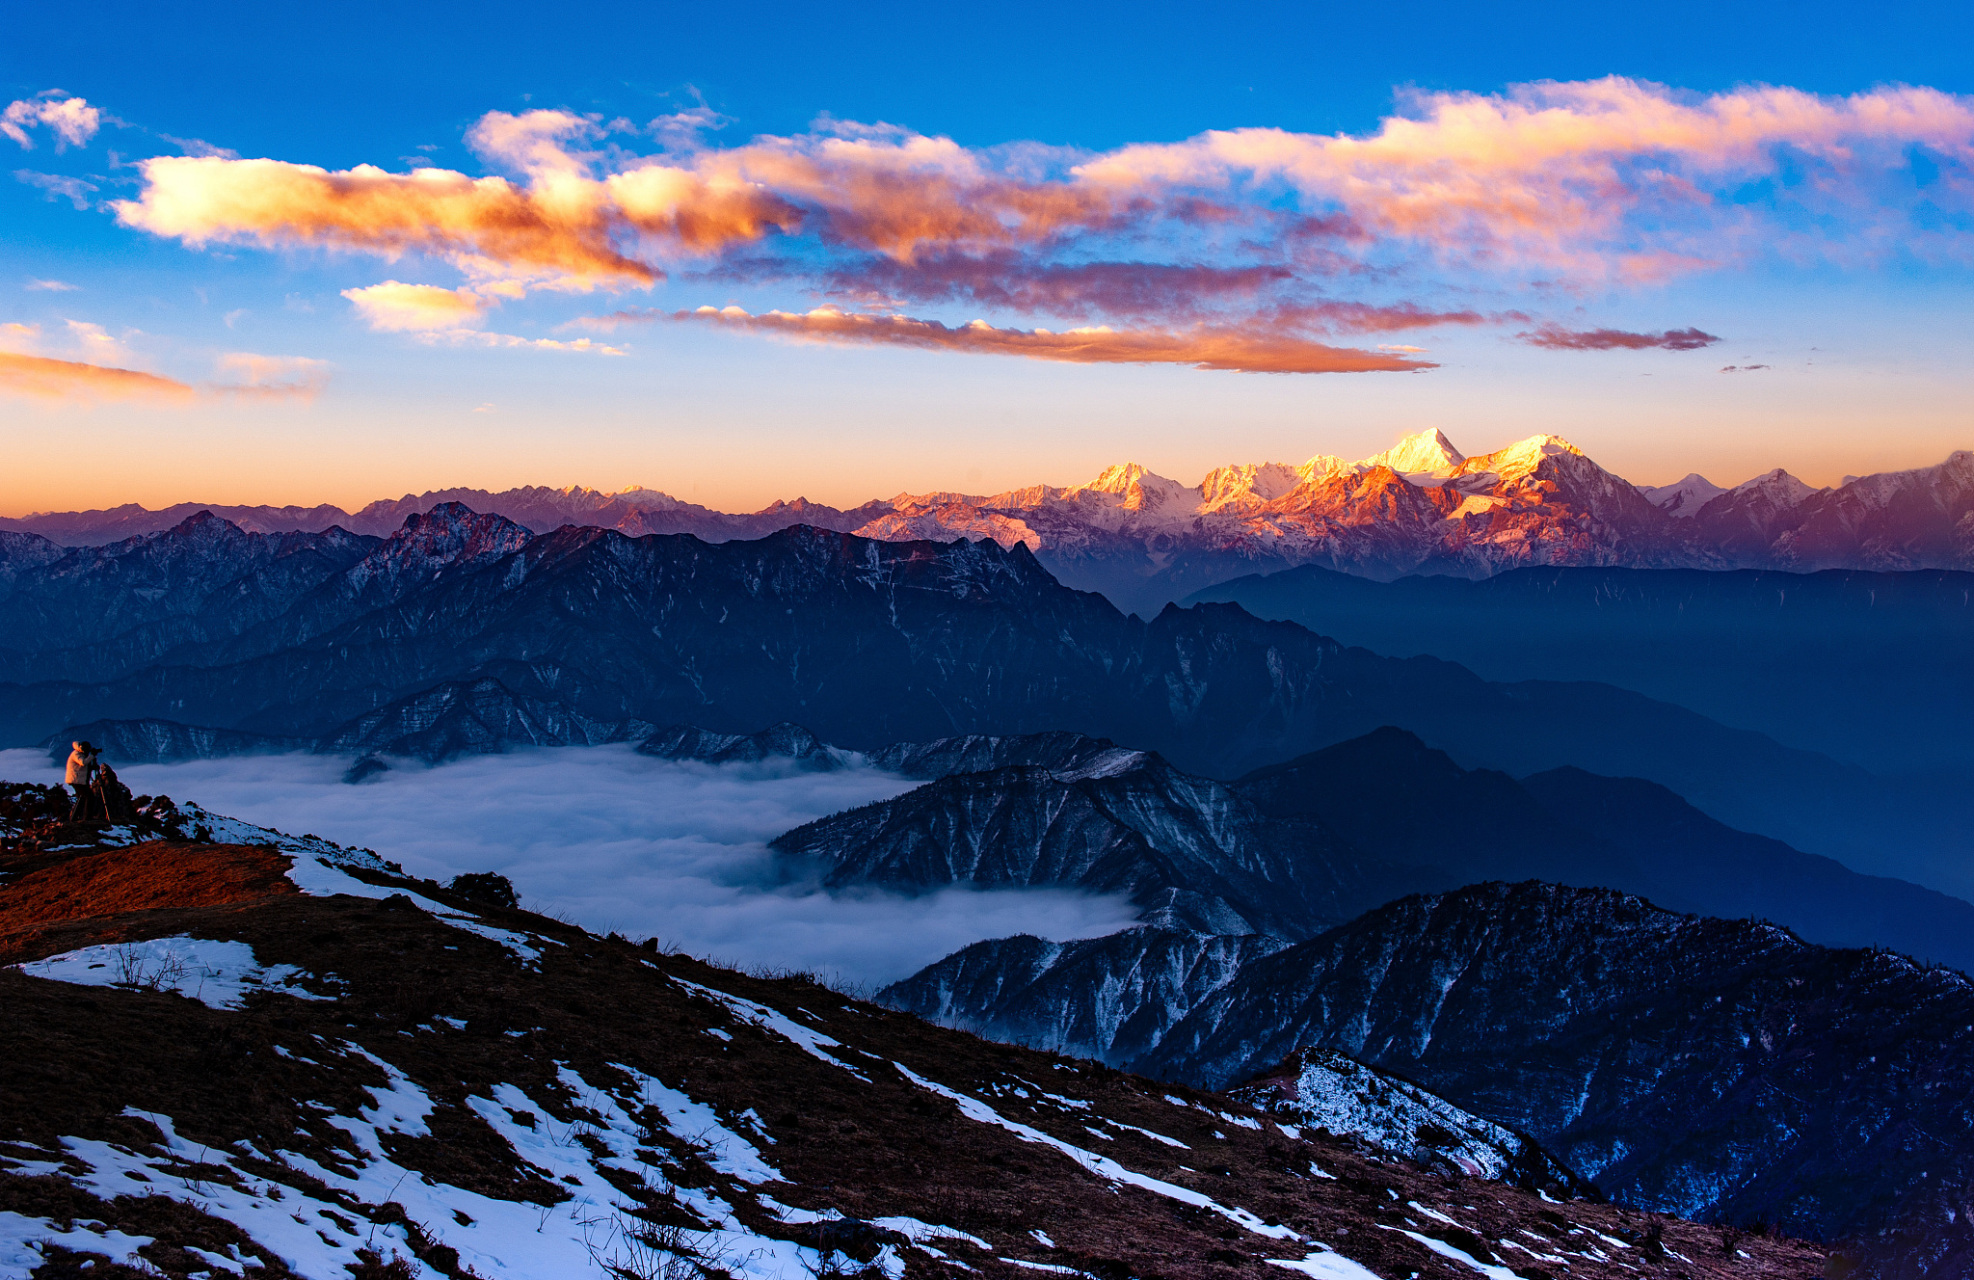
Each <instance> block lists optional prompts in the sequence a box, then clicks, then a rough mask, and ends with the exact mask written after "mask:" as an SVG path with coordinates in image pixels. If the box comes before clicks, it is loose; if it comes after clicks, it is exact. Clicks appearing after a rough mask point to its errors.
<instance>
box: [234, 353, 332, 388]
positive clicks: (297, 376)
mask: <svg viewBox="0 0 1974 1280" xmlns="http://www.w3.org/2000/svg"><path fill="white" fill-rule="evenodd" d="M215 363H216V364H217V366H218V369H219V372H220V374H221V376H222V377H224V378H226V379H227V380H226V381H225V382H223V383H218V384H215V385H213V386H211V387H209V388H208V390H209V391H211V392H213V393H215V394H219V395H225V396H231V397H233V398H235V399H252V400H313V399H314V398H315V397H316V396H317V395H318V394H320V393H321V391H322V388H323V387H325V386H327V385H328V383H329V362H328V361H326V360H316V359H312V358H310V357H308V356H264V355H258V354H256V353H254V352H252V351H229V352H227V353H226V354H224V355H222V356H220V357H219V359H218V360H217V361H216V362H215Z"/></svg>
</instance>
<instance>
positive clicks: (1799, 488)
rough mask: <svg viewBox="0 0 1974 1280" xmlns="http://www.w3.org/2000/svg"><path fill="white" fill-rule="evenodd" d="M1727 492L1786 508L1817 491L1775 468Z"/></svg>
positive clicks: (1779, 468)
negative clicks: (1759, 499) (1754, 496)
mask: <svg viewBox="0 0 1974 1280" xmlns="http://www.w3.org/2000/svg"><path fill="white" fill-rule="evenodd" d="M1729 492H1731V493H1733V494H1736V495H1737V496H1741V495H1757V496H1759V497H1762V498H1766V499H1767V500H1768V501H1770V502H1773V503H1775V504H1776V505H1777V506H1785V507H1786V506H1794V505H1795V504H1796V503H1798V502H1801V501H1802V500H1803V499H1804V498H1807V497H1809V496H1810V495H1811V494H1812V493H1815V492H1817V491H1816V490H1815V489H1813V488H1811V487H1810V486H1809V485H1807V484H1804V483H1803V482H1802V481H1801V480H1798V479H1796V477H1794V476H1792V475H1790V474H1789V473H1788V472H1787V471H1784V470H1783V469H1782V468H1781V467H1777V468H1776V469H1775V470H1773V471H1768V472H1764V473H1763V474H1761V475H1758V476H1756V477H1755V478H1754V479H1752V480H1747V481H1743V482H1742V483H1740V484H1737V485H1735V486H1734V488H1733V489H1731V490H1729Z"/></svg>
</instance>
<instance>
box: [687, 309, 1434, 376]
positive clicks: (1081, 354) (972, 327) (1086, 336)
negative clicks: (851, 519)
mask: <svg viewBox="0 0 1974 1280" xmlns="http://www.w3.org/2000/svg"><path fill="white" fill-rule="evenodd" d="M673 318H674V319H678V320H696V321H702V322H707V323H713V324H718V325H721V326H723V327H728V328H735V329H743V330H747V331H749V332H754V333H771V334H778V335H782V336H785V337H793V338H808V339H815V340H819V341H825V342H854V343H870V344H878V345H886V346H901V347H917V348H919V349H921V350H929V351H976V352H988V353H992V354H996V355H1013V356H1027V357H1029V358H1030V359H1036V360H1060V361H1066V362H1068V363H1071V364H1185V365H1191V366H1193V367H1194V368H1197V369H1229V370H1237V371H1239V372H1242V373H1369V372H1392V371H1400V370H1410V369H1431V368H1436V367H1437V366H1435V365H1432V364H1430V363H1427V362H1425V361H1419V360H1407V359H1403V358H1401V357H1398V356H1395V355H1390V354H1387V353H1383V352H1376V351H1358V350H1354V349H1352V348H1348V347H1331V346H1326V345H1324V344H1322V343H1320V342H1310V341H1308V340H1307V339H1304V338H1298V337H1293V336H1285V335H1281V334H1273V333H1265V332H1264V333H1250V332H1241V331H1232V330H1208V329H1196V330H1193V331H1191V332H1184V333H1166V332H1161V331H1158V330H1149V329H1139V330H1128V329H1127V330H1115V329H1109V328H1094V329H1071V330H1068V331H1067V332H1063V333H1053V332H1051V331H1049V330H1047V329H999V328H995V327H994V326H993V325H990V324H987V323H986V322H985V321H981V320H975V321H974V322H973V323H971V324H964V325H960V326H959V327H957V328H948V327H947V326H945V325H943V324H940V323H938V322H937V321H934V320H918V319H914V318H912V317H910V316H901V315H858V314H853V313H850V312H845V311H838V310H835V309H834V308H828V307H825V308H822V309H820V310H816V311H810V312H808V313H806V314H803V315H794V314H791V313H789V312H786V311H769V312H766V313H764V314H761V315H750V314H748V313H747V312H745V311H743V310H741V309H740V308H739V307H727V308H725V309H724V310H722V309H718V308H714V307H700V308H699V309H698V310H696V311H681V312H678V313H676V315H675V316H674V317H673Z"/></svg>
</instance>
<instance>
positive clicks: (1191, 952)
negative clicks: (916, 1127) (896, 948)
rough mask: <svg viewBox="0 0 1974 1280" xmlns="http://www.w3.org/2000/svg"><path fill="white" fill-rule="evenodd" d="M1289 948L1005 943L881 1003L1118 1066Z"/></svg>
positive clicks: (1190, 941) (925, 972) (1133, 935)
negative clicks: (1250, 968) (1255, 964)
mask: <svg viewBox="0 0 1974 1280" xmlns="http://www.w3.org/2000/svg"><path fill="white" fill-rule="evenodd" d="M1287 945H1288V942H1287V940H1286V939H1283V938H1277V937H1271V936H1269V935H1267V934H1255V933H1251V934H1245V935H1239V936H1229V935H1214V934H1207V933H1200V932H1197V931H1195V930H1190V929H1167V928H1157V927H1145V928H1138V929H1130V930H1127V931H1125V932H1123V933H1117V934H1112V935H1111V936H1109V937H1107V938H1088V939H1084V940H1081V941H1077V942H1050V941H1047V940H1045V939H1042V938H1033V937H1027V936H1021V937H1014V938H996V939H993V940H991V941H987V942H976V943H974V944H973V945H972V946H970V947H967V948H965V949H963V950H960V951H956V952H954V953H953V954H952V955H950V956H947V957H946V958H945V959H944V960H941V961H939V962H938V963H937V964H933V965H928V966H927V967H926V968H924V969H922V970H920V971H919V972H918V973H915V974H913V975H912V976H911V977H909V978H906V979H905V980H904V981H902V982H897V983H893V984H892V985H891V986H889V987H886V988H885V989H884V990H883V991H881V992H879V993H878V999H879V1000H881V1001H883V1002H884V1003H885V1004H888V1005H890V1006H891V1007H893V1008H895V1009H903V1010H904V1011H905V1012H907V1013H914V1014H917V1015H918V1016H919V1017H921V1018H925V1019H928V1020H930V1021H933V1022H938V1023H942V1024H944V1025H947V1026H956V1027H962V1028H965V1029H967V1030H970V1031H976V1032H978V1033H979V1034H981V1035H985V1036H991V1037H993V1038H994V1039H997V1040H1011V1041H1013V1042H1015V1043H1016V1044H1027V1045H1036V1046H1040V1047H1044V1048H1049V1049H1053V1050H1055V1051H1057V1052H1059V1053H1073V1054H1078V1055H1080V1056H1085V1057H1090V1058H1095V1059H1097V1060H1099V1061H1101V1062H1108V1063H1112V1064H1119V1063H1125V1062H1133V1061H1136V1060H1138V1059H1139V1058H1142V1057H1144V1056H1145V1055H1147V1054H1149V1053H1151V1052H1152V1051H1153V1050H1154V1049H1156V1048H1157V1047H1158V1046H1159V1045H1160V1044H1161V1043H1162V1042H1163V1041H1164V1039H1165V1036H1166V1034H1167V1033H1168V1032H1170V1031H1171V1030H1172V1028H1173V1027H1174V1026H1176V1025H1177V1024H1178V1023H1179V1021H1180V1020H1181V1019H1183V1018H1184V1017H1185V1016H1186V1014H1187V1013H1189V1012H1191V1011H1192V1010H1193V1009H1195V1008H1197V1007H1198V1006H1199V1005H1200V1004H1201V1003H1202V1002H1203V1001H1205V999H1206V998H1207V997H1208V996H1209V995H1211V994H1213V993H1214V992H1215V991H1218V990H1219V989H1220V988H1221V987H1223V986H1225V985H1226V984H1227V983H1229V982H1231V981H1233V980H1234V978H1235V977H1236V975H1238V974H1239V973H1240V972H1241V969H1242V967H1243V966H1244V965H1245V964H1247V963H1248V962H1249V961H1251V960H1254V959H1257V958H1259V957H1261V956H1265V955H1270V954H1273V953H1274V952H1276V951H1279V950H1281V949H1282V948H1283V947H1285V946H1287Z"/></svg>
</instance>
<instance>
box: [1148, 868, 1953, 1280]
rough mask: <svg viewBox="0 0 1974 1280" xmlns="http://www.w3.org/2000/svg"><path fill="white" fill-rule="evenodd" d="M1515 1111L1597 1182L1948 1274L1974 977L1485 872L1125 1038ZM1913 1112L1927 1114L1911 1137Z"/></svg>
mask: <svg viewBox="0 0 1974 1280" xmlns="http://www.w3.org/2000/svg"><path fill="white" fill-rule="evenodd" d="M1310 1048H1318V1049H1333V1050H1337V1051H1340V1052H1343V1053H1346V1054H1349V1055H1350V1056H1351V1057H1353V1058H1357V1059H1359V1060H1361V1061H1363V1062H1366V1063H1369V1064H1371V1065H1373V1066H1376V1067H1379V1068H1380V1069H1384V1070H1390V1071H1396V1072H1397V1073H1399V1074H1400V1075H1402V1076H1404V1077H1405V1078H1406V1079H1408V1080H1412V1081H1415V1082H1417V1083H1418V1084H1420V1085H1421V1086H1423V1087H1425V1088H1427V1089H1429V1090H1431V1091H1432V1092H1433V1093H1435V1094H1438V1095H1440V1096H1441V1097H1444V1098H1446V1099H1448V1100H1450V1101H1452V1102H1454V1103H1455V1104H1457V1105H1459V1106H1461V1107H1464V1108H1466V1109H1467V1110H1470V1111H1473V1112H1475V1113H1476V1114H1478V1115H1481V1116H1484V1117H1486V1118H1487V1119H1490V1120H1492V1121H1494V1122H1496V1123H1498V1124H1503V1125H1507V1126H1509V1127H1512V1128H1517V1129H1521V1130H1525V1131H1526V1132H1528V1133H1530V1134H1532V1135H1534V1136H1535V1137H1536V1138H1537V1139H1538V1140H1539V1141H1541V1142H1542V1143H1543V1144H1544V1146H1546V1147H1547V1148H1548V1149H1549V1150H1551V1151H1553V1152H1555V1153H1556V1155H1557V1156H1558V1157H1559V1158H1560V1159H1562V1160H1563V1161H1564V1162H1565V1163H1567V1164H1568V1165H1570V1166H1571V1167H1572V1168H1575V1169H1577V1170H1578V1171H1580V1172H1582V1173H1584V1174H1585V1175H1587V1176H1589V1177H1591V1178H1592V1179H1594V1180H1595V1182H1596V1183H1597V1185H1598V1186H1599V1187H1601V1188H1603V1190H1604V1191H1605V1192H1607V1193H1608V1194H1610V1195H1612V1196H1614V1197H1617V1198H1620V1199H1623V1200H1626V1201H1628V1202H1630V1203H1634V1204H1641V1205H1649V1206H1655V1207H1662V1208H1665V1209H1668V1210H1670V1209H1674V1208H1677V1209H1678V1210H1679V1211H1681V1212H1685V1213H1690V1214H1696V1215H1701V1216H1706V1217H1713V1218H1721V1219H1724V1220H1727V1221H1733V1222H1743V1221H1749V1220H1755V1219H1760V1220H1765V1221H1770V1222H1773V1223H1776V1224H1778V1225H1780V1226H1782V1227H1783V1228H1784V1229H1786V1230H1789V1231H1792V1232H1799V1233H1805V1234H1811V1235H1815V1236H1818V1237H1821V1238H1825V1239H1832V1238H1840V1237H1847V1236H1860V1237H1865V1238H1868V1239H1870V1240H1871V1241H1873V1242H1874V1243H1873V1248H1874V1250H1876V1251H1879V1253H1880V1256H1881V1257H1888V1258H1897V1259H1904V1260H1905V1261H1904V1262H1903V1263H1901V1264H1900V1265H1898V1266H1893V1267H1891V1268H1890V1269H1889V1270H1888V1271H1887V1272H1886V1274H1897V1275H1921V1274H1933V1275H1949V1274H1960V1273H1961V1271H1962V1270H1964V1268H1965V1267H1966V1266H1967V1265H1969V1264H1970V1262H1974V1226H1970V1225H1969V1224H1967V1223H1966V1222H1965V1220H1964V1217H1963V1216H1961V1215H1959V1214H1958V1213H1957V1211H1956V1212H1955V1213H1954V1214H1949V1213H1948V1210H1949V1209H1950V1208H1952V1207H1953V1206H1955V1205H1958V1204H1960V1203H1961V1202H1962V1201H1963V1199H1964V1197H1965V1196H1966V1195H1967V1193H1968V1190H1969V1188H1970V1187H1974V1112H1971V1111H1970V1110H1969V1109H1968V1107H1967V1105H1966V1103H1967V1087H1968V1086H1967V1082H1968V1081H1969V1080H1970V1079H1974V982H1970V980H1969V979H1967V978H1966V977H1964V976H1962V975H1961V974H1958V973H1955V972H1953V971H1950V970H1945V969H1927V968H1925V967H1923V966H1920V965H1917V964H1915V963H1913V962H1912V961H1910V960H1907V959H1904V958H1903V957H1900V956H1896V955H1892V954H1889V953H1885V952H1876V951H1832V950H1827V949H1824V948H1820V947H1814V946H1810V945H1808V944H1806V943H1803V942H1801V941H1799V940H1798V939H1796V938H1795V937H1793V936H1791V935H1790V934H1789V933H1787V932H1786V931H1784V930H1781V929H1778V928H1775V927H1774V926H1771V925H1765V924H1759V923H1753V922H1746V921H1723V920H1706V919H1696V918H1694V917H1690V916H1681V915H1675V914H1673V913H1671V912H1666V911H1661V910H1659V909H1657V908H1655V907H1652V906H1651V905H1650V904H1648V903H1645V902H1643V901H1641V900H1639V899H1637V898H1632V897H1628V896H1625V895H1622V894H1617V893H1611V892H1608V891H1598V890H1582V889H1568V888H1562V887H1559V886H1554V885H1541V884H1523V885H1514V886H1509V885H1499V884H1494V885H1480V886H1475V887H1473V888H1469V889H1463V890H1460V891H1459V892H1457V893H1452V894H1446V895H1442V896H1438V897H1425V898H1412V899H1407V900H1404V901H1401V902H1397V903H1393V904H1391V905H1390V906H1387V907H1383V908H1380V909H1379V910H1377V911H1374V912H1371V913H1370V914H1368V915H1366V916H1365V917H1363V918H1362V919H1359V920H1356V921H1353V922H1352V923H1351V924H1349V925H1346V926H1344V927H1342V928H1340V929H1335V930H1332V931H1331V932H1329V933H1327V934H1324V935H1322V936H1321V937H1319V938H1315V939H1312V940H1310V941H1309V942H1306V943H1302V944H1299V945H1297V946H1293V947H1290V948H1287V949H1284V950H1281V951H1278V952H1275V953H1274V954H1272V955H1268V956H1263V957H1260V958H1258V959H1256V960H1254V961H1252V962H1250V963H1248V964H1245V965H1243V966H1242V968H1241V972H1240V974H1239V976H1238V977H1236V978H1235V979H1234V980H1233V981H1231V982H1228V983H1226V984H1224V985H1222V986H1221V987H1220V988H1219V989H1218V990H1217V991H1215V992H1214V993H1213V994H1211V995H1209V996H1208V997H1207V998H1206V1000H1205V1001H1203V1002H1202V1003H1201V1004H1200V1005H1199V1006H1198V1007H1197V1008H1195V1009H1194V1010H1193V1011H1192V1012H1191V1013H1190V1014H1189V1015H1187V1017H1186V1018H1185V1019H1184V1020H1183V1021H1182V1022H1181V1023H1180V1024H1179V1025H1178V1026H1177V1027H1175V1028H1174V1030H1173V1031H1172V1032H1170V1033H1169V1034H1168V1035H1167V1036H1166V1037H1165V1039H1164V1042H1163V1043H1162V1044H1161V1046H1160V1047H1159V1048H1158V1049H1156V1050H1155V1051H1153V1052H1152V1053H1151V1054H1149V1055H1146V1056H1145V1057H1143V1058H1141V1059H1139V1060H1138V1061H1137V1064H1136V1065H1137V1067H1138V1069H1141V1070H1149V1071H1150V1072H1152V1073H1153V1074H1158V1075H1164V1076H1169V1077H1173V1078H1179V1079H1187V1080H1194V1081H1203V1082H1211V1083H1215V1084H1223V1085H1224V1084H1232V1083H1237V1082H1239V1081H1241V1080H1245V1079H1247V1078H1249V1077H1251V1076H1252V1075H1254V1074H1255V1073H1256V1072H1258V1071H1262V1070H1264V1069H1266V1068H1267V1067H1268V1066H1269V1065H1270V1064H1273V1063H1276V1062H1280V1061H1281V1060H1282V1059H1283V1058H1284V1057H1285V1056H1286V1055H1288V1054H1289V1053H1291V1052H1293V1051H1295V1050H1298V1049H1310ZM1922 1135H1923V1136H1922Z"/></svg>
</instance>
